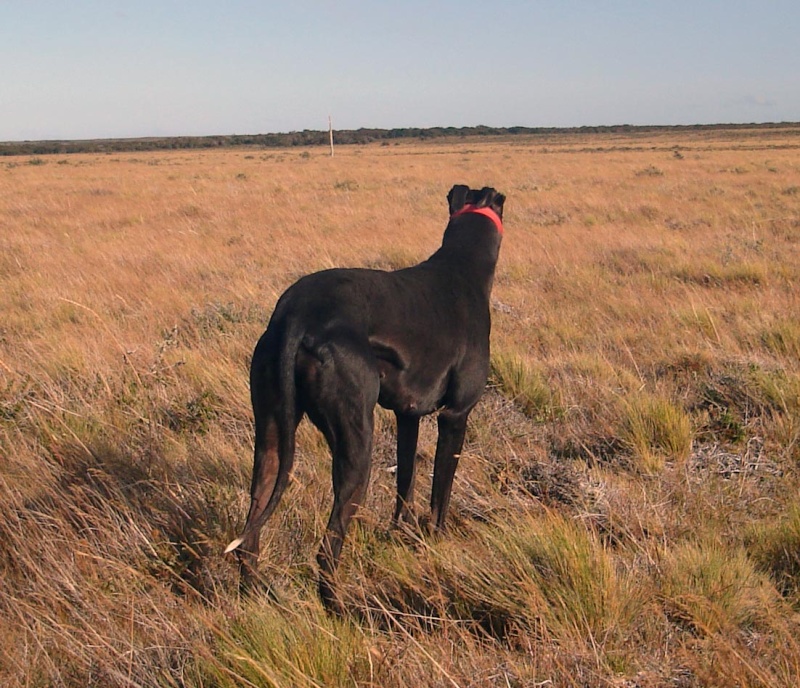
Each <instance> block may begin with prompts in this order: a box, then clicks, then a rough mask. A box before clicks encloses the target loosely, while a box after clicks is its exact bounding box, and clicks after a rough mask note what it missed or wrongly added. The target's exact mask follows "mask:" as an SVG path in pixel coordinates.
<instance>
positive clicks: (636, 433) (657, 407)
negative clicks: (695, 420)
mask: <svg viewBox="0 0 800 688" xmlns="http://www.w3.org/2000/svg"><path fill="white" fill-rule="evenodd" d="M622 407H623V411H622V418H621V427H620V435H621V437H622V441H623V442H624V443H625V445H626V446H627V447H628V448H629V450H630V452H631V454H632V456H633V460H634V465H635V466H636V467H637V468H638V469H639V470H641V471H642V472H644V473H645V474H652V473H657V472H659V471H660V470H661V469H662V468H663V466H664V462H665V461H672V462H677V463H683V462H684V461H685V460H686V459H687V458H688V457H689V454H690V452H691V449H692V424H691V420H690V419H689V416H688V414H687V413H686V412H685V411H684V410H683V409H682V408H680V407H678V406H677V405H675V404H674V403H672V402H671V401H669V400H668V399H664V398H661V397H658V396H652V395H649V394H644V393H642V394H639V395H637V396H634V397H628V398H627V399H626V400H624V402H623V403H622Z"/></svg>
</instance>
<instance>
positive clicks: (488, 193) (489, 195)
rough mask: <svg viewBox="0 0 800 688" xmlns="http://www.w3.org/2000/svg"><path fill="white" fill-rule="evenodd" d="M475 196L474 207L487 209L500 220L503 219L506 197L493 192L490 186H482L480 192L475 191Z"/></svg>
mask: <svg viewBox="0 0 800 688" xmlns="http://www.w3.org/2000/svg"><path fill="white" fill-rule="evenodd" d="M475 195H476V199H475V205H476V206H477V207H478V208H486V207H489V208H491V209H492V210H494V212H496V213H497V216H498V217H499V218H500V219H501V220H502V219H503V204H504V203H505V202H506V197H505V196H504V195H503V194H501V193H499V192H498V191H495V190H494V189H493V188H491V187H490V186H484V187H483V188H482V189H481V190H480V191H476V192H475Z"/></svg>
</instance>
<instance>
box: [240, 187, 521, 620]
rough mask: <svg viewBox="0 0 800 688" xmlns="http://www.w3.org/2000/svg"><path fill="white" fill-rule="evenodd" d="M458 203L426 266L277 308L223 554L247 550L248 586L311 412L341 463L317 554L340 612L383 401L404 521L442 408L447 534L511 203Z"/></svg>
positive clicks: (312, 290) (325, 596)
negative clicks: (247, 473)
mask: <svg viewBox="0 0 800 688" xmlns="http://www.w3.org/2000/svg"><path fill="white" fill-rule="evenodd" d="M447 200H448V205H449V209H450V220H449V222H448V224H447V228H446V229H445V232H444V237H443V240H442V246H441V248H439V249H438V250H437V251H436V252H435V253H434V254H433V255H432V256H431V257H430V258H428V259H427V260H426V261H424V262H422V263H420V264H419V265H415V266H413V267H409V268H404V269H401V270H395V271H392V272H387V271H383V270H369V269H361V268H352V269H344V268H336V269H331V270H324V271H322V272H316V273H313V274H311V275H307V276H305V277H302V278H301V279H300V280H298V281H297V282H296V283H295V284H294V285H292V286H291V287H289V288H288V289H287V290H286V291H285V292H284V294H283V295H282V296H281V298H280V299H279V300H278V303H277V305H276V306H275V311H274V312H273V314H272V318H271V319H270V322H269V325H268V326H267V329H266V331H265V332H264V334H263V335H262V336H261V338H260V339H259V341H258V344H257V345H256V348H255V351H254V353H253V359H252V364H251V368H250V393H251V399H252V403H253V413H254V416H255V460H254V466H253V477H252V483H251V487H250V497H251V502H250V510H249V512H248V514H247V521H246V523H245V526H244V531H243V533H242V535H241V537H240V538H238V539H236V540H234V541H233V542H231V543H230V544H229V545H228V547H227V549H226V550H225V552H226V553H228V552H235V554H236V556H237V558H238V560H239V565H240V572H241V576H242V583H243V585H245V586H246V584H247V583H248V582H250V581H252V579H253V577H254V573H255V567H256V563H257V560H258V554H259V534H260V531H261V528H262V526H263V525H264V523H265V522H266V521H267V519H268V518H269V517H270V515H271V514H272V513H273V511H274V510H275V508H276V507H277V506H278V503H279V502H280V499H281V496H282V495H283V492H284V490H285V489H286V485H287V483H288V480H289V474H290V471H291V469H292V464H293V462H294V453H295V434H296V430H297V425H298V423H299V422H300V420H301V418H302V417H303V414H307V415H308V417H309V419H310V420H311V422H312V423H313V424H314V425H316V426H317V428H319V430H320V431H321V432H322V434H323V435H324V437H325V440H326V441H327V443H328V446H329V448H330V451H331V454H332V457H333V470H332V474H333V496H334V499H333V509H332V510H331V514H330V520H329V521H328V525H327V529H326V532H325V535H324V537H323V540H322V544H321V546H320V549H319V553H318V555H317V562H318V564H319V594H320V597H321V598H322V602H323V604H324V605H325V607H326V608H327V609H328V610H329V611H341V610H342V606H341V602H340V600H339V598H338V596H337V593H336V589H335V585H334V574H335V572H336V568H337V565H338V562H339V557H340V554H341V550H342V544H343V542H344V538H345V534H346V532H347V527H348V524H349V523H350V520H351V519H352V517H353V515H354V514H355V512H356V510H357V509H358V507H359V505H360V504H361V502H362V500H363V499H364V495H365V493H366V490H367V484H368V482H369V476H370V466H371V459H372V457H371V455H372V436H373V427H374V413H373V411H374V408H375V404H376V403H378V404H380V405H381V406H383V407H384V408H386V409H390V410H392V411H394V413H395V416H396V419H397V502H396V506H395V510H394V517H393V522H394V523H395V524H398V523H400V522H409V521H413V520H414V513H413V509H412V501H413V491H414V482H415V458H416V448H417V438H418V433H419V422H420V418H421V417H422V416H424V415H427V414H430V413H433V412H435V411H438V412H439V414H438V419H437V423H438V431H439V435H438V441H437V445H436V456H435V459H434V472H433V486H432V490H431V501H430V509H431V515H430V519H431V524H432V526H433V527H434V528H435V529H436V530H437V531H442V530H444V528H445V519H446V516H447V509H448V505H449V502H450V493H451V490H452V485H453V475H454V474H455V470H456V466H457V464H458V460H459V456H460V453H461V448H462V446H463V443H464V435H465V432H466V427H467V417H468V416H469V414H470V411H472V409H473V408H474V406H475V404H476V403H477V402H478V400H479V399H480V397H481V394H482V393H483V390H484V387H485V386H486V380H487V377H488V373H489V331H490V328H491V320H490V314H489V297H490V293H491V289H492V283H493V281H494V272H495V266H496V264H497V258H498V254H499V251H500V243H501V240H502V234H503V223H502V216H503V203H504V202H505V196H503V194H500V193H498V192H497V191H495V190H494V189H492V188H489V187H485V188H483V189H480V190H474V189H470V188H469V187H467V186H464V185H456V186H454V187H453V188H452V189H451V190H450V192H449V194H448V195H447Z"/></svg>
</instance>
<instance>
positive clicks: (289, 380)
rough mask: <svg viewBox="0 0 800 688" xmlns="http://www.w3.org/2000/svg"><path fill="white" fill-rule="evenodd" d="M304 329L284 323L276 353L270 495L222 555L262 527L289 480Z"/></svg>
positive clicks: (293, 449)
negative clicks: (275, 447) (273, 464)
mask: <svg viewBox="0 0 800 688" xmlns="http://www.w3.org/2000/svg"><path fill="white" fill-rule="evenodd" d="M304 334H305V333H304V331H303V329H302V328H301V327H299V326H292V323H291V321H290V322H289V324H287V327H286V329H285V330H284V333H283V341H282V342H281V345H280V348H279V352H278V370H277V382H278V394H279V398H280V403H279V404H278V409H277V413H276V421H277V426H278V428H277V430H278V473H277V476H276V478H275V485H274V486H273V488H272V494H270V496H269V500H268V501H267V503H266V505H264V506H263V508H260V509H259V508H253V507H252V506H251V509H250V513H249V514H248V518H247V522H246V523H245V526H244V530H243V531H242V534H241V536H240V537H238V538H237V539H236V540H234V541H233V542H231V543H230V544H229V545H228V546H227V547H226V548H225V554H227V553H229V552H233V551H234V550H236V549H238V548H239V547H240V546H241V545H242V543H243V542H244V541H245V540H246V539H247V538H248V536H249V535H251V534H253V533H254V532H258V531H259V530H261V528H262V527H263V525H264V524H265V523H266V522H267V519H268V518H269V517H270V516H271V515H272V512H273V511H274V510H275V508H276V507H277V506H278V503H279V502H280V500H281V497H282V496H283V492H284V490H285V489H286V486H287V485H288V483H289V475H290V473H291V470H292V465H293V464H294V453H295V433H296V429H297V413H298V409H297V386H296V382H295V361H296V358H297V351H298V348H299V347H300V342H301V341H302V339H303V336H304Z"/></svg>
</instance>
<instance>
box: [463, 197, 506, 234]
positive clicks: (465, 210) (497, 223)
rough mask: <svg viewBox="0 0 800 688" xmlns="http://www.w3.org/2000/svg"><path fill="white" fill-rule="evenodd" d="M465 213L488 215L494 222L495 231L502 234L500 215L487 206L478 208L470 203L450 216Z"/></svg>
mask: <svg viewBox="0 0 800 688" xmlns="http://www.w3.org/2000/svg"><path fill="white" fill-rule="evenodd" d="M467 213H476V214H478V215H484V216H486V217H488V218H489V219H490V220H491V221H492V222H494V226H495V227H497V232H498V233H499V234H501V235H502V233H503V221H502V220H501V219H500V216H499V215H498V214H497V213H496V212H495V211H494V210H492V209H491V208H489V207H483V208H478V207H476V206H474V205H472V204H469V205H465V206H464V207H463V208H462V209H461V210H458V211H456V212H455V213H453V214H452V215H451V216H450V218H451V219H452V218H454V217H458V216H459V215H466V214H467Z"/></svg>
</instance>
